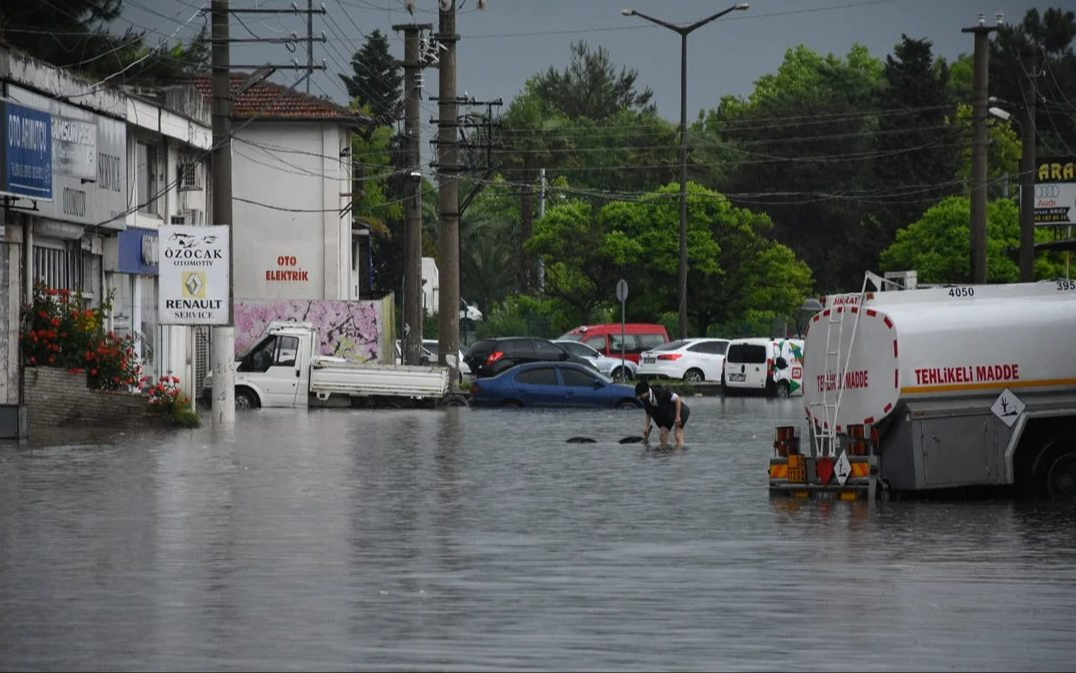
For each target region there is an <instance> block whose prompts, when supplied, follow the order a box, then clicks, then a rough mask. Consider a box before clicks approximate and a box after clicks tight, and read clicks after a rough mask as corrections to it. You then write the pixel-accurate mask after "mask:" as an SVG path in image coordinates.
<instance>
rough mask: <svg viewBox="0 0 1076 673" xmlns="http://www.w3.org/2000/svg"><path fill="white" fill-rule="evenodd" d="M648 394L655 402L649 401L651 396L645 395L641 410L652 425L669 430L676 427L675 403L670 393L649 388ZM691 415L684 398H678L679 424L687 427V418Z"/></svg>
mask: <svg viewBox="0 0 1076 673" xmlns="http://www.w3.org/2000/svg"><path fill="white" fill-rule="evenodd" d="M650 392H651V394H652V395H653V398H654V400H655V402H654V403H652V402H651V401H650V397H651V395H647V396H646V397H645V398H644V399H643V408H644V409H646V413H647V414H649V415H650V418H651V419H653V421H654V423H655V424H656V425H657V426H658V427H659V428H669V429H670V430H671V429H673V428H674V427H675V426H676V402H675V401H674V400H673V394H672V392H670V391H668V390H665V389H664V388H662V387H661V386H651V387H650ZM690 413H691V410H690V409H688V406H687V402H685V401H684V398H683V397H681V398H680V423H681V424H683V425H687V417H688V415H689V414H690Z"/></svg>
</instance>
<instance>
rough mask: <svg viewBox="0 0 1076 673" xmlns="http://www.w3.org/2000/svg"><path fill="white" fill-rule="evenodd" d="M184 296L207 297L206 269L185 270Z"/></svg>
mask: <svg viewBox="0 0 1076 673" xmlns="http://www.w3.org/2000/svg"><path fill="white" fill-rule="evenodd" d="M183 296H184V297H186V298H194V299H204V298H205V272H204V271H184V272H183Z"/></svg>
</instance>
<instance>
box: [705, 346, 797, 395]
mask: <svg viewBox="0 0 1076 673" xmlns="http://www.w3.org/2000/svg"><path fill="white" fill-rule="evenodd" d="M723 373H724V379H723V380H722V386H723V387H724V390H725V392H726V393H728V394H733V393H735V392H760V393H763V392H764V393H765V394H767V395H776V396H777V397H789V396H791V395H797V394H798V395H802V394H803V340H802V339H770V338H751V339H733V340H732V341H731V342H729V348H728V351H727V352H726V354H725V366H724V372H723Z"/></svg>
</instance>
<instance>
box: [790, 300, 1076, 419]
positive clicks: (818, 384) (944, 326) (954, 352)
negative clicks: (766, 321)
mask: <svg viewBox="0 0 1076 673" xmlns="http://www.w3.org/2000/svg"><path fill="white" fill-rule="evenodd" d="M865 297H866V299H865V300H864V301H863V305H862V306H860V305H859V303H860V299H861V296H860V295H858V294H852V295H835V296H831V297H828V298H827V300H826V303H825V308H824V310H822V311H820V312H819V313H817V314H816V315H815V316H814V317H813V318H812V319H811V321H810V324H809V326H808V331H807V334H806V338H805V342H806V343H805V346H804V376H803V386H804V406H805V409H806V412H807V415H808V417H809V418H811V419H813V420H814V421H815V422H816V423H817V424H818V425H823V424H826V423H825V419H827V418H829V419H831V421H832V422H835V424H836V426H837V427H836V430H837V432H842V431H844V428H846V427H847V426H848V425H849V424H858V423H871V424H872V423H877V422H878V421H880V420H882V419H883V418H885V417H886V416H887V415H889V414H890V413H892V411H893V410H894V409H895V408H896V407H897V405H898V403H899V402H901V401H903V400H910V399H924V398H944V397H964V398H967V397H978V396H984V397H991V398H996V397H997V396H998V394H1000V393H1001V391H1003V390H1004V389H1006V388H1008V389H1010V390H1011V391H1012V392H1014V393H1016V394H1017V395H1019V394H1020V393H1021V391H1026V392H1036V393H1037V392H1045V391H1053V390H1066V391H1069V392H1072V391H1076V281H1069V280H1060V281H1043V282H1040V283H1023V284H1010V285H985V286H984V285H978V286H971V285H968V286H960V287H939V288H931V289H926V290H905V291H889V292H875V293H867V294H866V295H865ZM857 318H858V323H857ZM827 333H828V336H827ZM838 343H839V344H840V345H839V348H838ZM834 351H838V352H836V353H834ZM827 353H829V355H828V356H827ZM827 360H828V365H827ZM838 360H839V362H840V364H839V365H837V364H836V363H837V362H838ZM838 372H841V373H842V375H840V376H838ZM827 404H828V405H831V406H830V407H829V410H828V412H829V413H828V414H827V413H826V411H827V410H826V406H825V405H827ZM833 404H836V405H837V406H836V407H835V408H834V407H833V406H832V405H833Z"/></svg>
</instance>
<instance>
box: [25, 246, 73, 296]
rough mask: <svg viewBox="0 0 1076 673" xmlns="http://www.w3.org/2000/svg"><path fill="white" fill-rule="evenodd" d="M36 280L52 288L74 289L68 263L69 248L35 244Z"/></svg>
mask: <svg viewBox="0 0 1076 673" xmlns="http://www.w3.org/2000/svg"><path fill="white" fill-rule="evenodd" d="M34 280H35V281H37V282H40V283H44V284H45V285H48V286H49V287H51V288H56V289H59V288H66V289H69V290H71V289H74V288H72V287H71V269H70V266H69V264H68V259H67V250H65V249H64V248H43V247H40V246H36V245H35V246H34Z"/></svg>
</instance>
